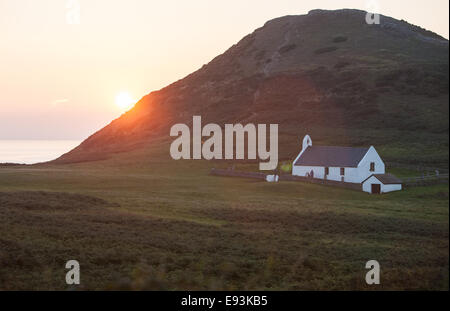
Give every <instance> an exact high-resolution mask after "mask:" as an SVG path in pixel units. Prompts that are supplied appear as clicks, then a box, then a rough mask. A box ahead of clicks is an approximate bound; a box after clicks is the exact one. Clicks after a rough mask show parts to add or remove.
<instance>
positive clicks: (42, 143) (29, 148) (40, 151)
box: [0, 140, 81, 164]
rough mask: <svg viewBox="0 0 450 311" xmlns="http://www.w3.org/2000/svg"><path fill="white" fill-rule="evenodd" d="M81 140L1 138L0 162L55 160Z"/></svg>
mask: <svg viewBox="0 0 450 311" xmlns="http://www.w3.org/2000/svg"><path fill="white" fill-rule="evenodd" d="M79 144H81V141H79V140H0V163H16V164H36V163H41V162H47V161H51V160H54V159H56V158H58V157H60V156H61V155H63V154H65V153H67V152H69V151H70V150H72V149H73V148H75V147H77V146H78V145H79Z"/></svg>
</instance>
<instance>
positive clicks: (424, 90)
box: [57, 10, 449, 167]
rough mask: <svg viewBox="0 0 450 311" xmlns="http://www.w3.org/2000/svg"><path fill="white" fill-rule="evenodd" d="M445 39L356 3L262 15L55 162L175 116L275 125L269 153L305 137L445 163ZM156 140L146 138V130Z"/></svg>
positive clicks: (100, 152) (284, 152)
mask: <svg viewBox="0 0 450 311" xmlns="http://www.w3.org/2000/svg"><path fill="white" fill-rule="evenodd" d="M448 55H449V51H448V40H445V39H443V38H442V37H440V36H438V35H436V34H434V33H432V32H429V31H426V30H424V29H422V28H420V27H417V26H414V25H411V24H408V23H407V22H405V21H399V20H395V19H392V18H389V17H386V16H382V17H381V24H380V25H368V24H366V23H365V12H362V11H357V10H337V11H322V10H315V11H311V12H310V13H309V14H307V15H300V16H285V17H281V18H277V19H274V20H271V21H269V22H267V23H266V24H265V25H264V26H263V27H261V28H259V29H257V30H255V31H254V32H253V33H251V34H249V35H248V36H246V37H244V38H243V39H242V40H241V41H240V42H239V43H237V44H236V45H234V46H232V47H231V48H230V49H229V50H227V51H226V52H225V53H224V54H222V55H219V56H218V57H216V58H215V59H213V60H212V61H211V62H210V63H209V64H207V65H205V66H203V67H202V68H201V69H199V70H198V71H196V72H194V73H192V74H191V75H189V76H187V77H186V78H184V79H182V80H179V81H177V82H175V83H173V84H171V85H169V86H167V87H166V88H163V89H161V90H159V91H155V92H152V93H150V94H149V95H146V96H144V97H143V98H142V99H141V100H140V101H139V102H138V103H137V105H136V107H135V108H134V109H133V110H131V111H130V112H128V113H126V114H125V115H123V116H122V117H121V118H119V119H117V120H115V121H113V122H112V123H111V124H110V125H108V126H107V127H105V128H104V129H102V130H101V131H99V132H98V133H95V134H94V135H93V136H92V137H90V138H89V139H87V140H86V141H85V142H83V144H82V145H81V146H80V147H78V148H77V149H75V150H73V151H72V152H70V153H69V154H66V155H64V156H63V157H61V158H60V159H58V160H57V163H73V162H80V161H90V160H98V159H105V158H108V157H110V155H111V154H113V153H115V152H123V151H130V150H135V149H138V148H147V147H148V146H149V145H150V144H155V143H158V141H161V140H160V138H166V140H167V139H169V129H170V127H171V126H172V125H173V124H175V123H179V122H182V123H187V124H190V123H191V122H192V116H193V115H201V116H202V118H203V121H204V123H206V122H214V123H217V124H220V125H223V124H225V123H239V122H241V123H277V124H279V125H280V136H281V137H280V157H281V158H284V159H292V158H293V157H294V156H295V155H296V154H297V153H298V149H299V143H300V139H301V138H302V137H303V136H304V135H305V134H306V133H309V134H310V135H312V137H313V140H314V143H315V144H329V145H336V144H338V145H348V146H369V145H374V146H376V147H377V149H379V150H380V153H381V155H382V156H383V158H384V159H385V160H387V161H390V162H401V163H409V164H419V165H427V166H437V167H448V133H449V132H448V131H449V129H448V113H449V112H448V107H449V106H448V100H449V98H448V83H449V79H448V77H449V66H448ZM155 139H157V140H155Z"/></svg>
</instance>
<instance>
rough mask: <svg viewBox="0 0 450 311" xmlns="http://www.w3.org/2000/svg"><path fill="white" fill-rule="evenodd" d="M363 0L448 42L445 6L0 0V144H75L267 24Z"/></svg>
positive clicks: (317, 0) (291, 0) (436, 2)
mask: <svg viewBox="0 0 450 311" xmlns="http://www.w3.org/2000/svg"><path fill="white" fill-rule="evenodd" d="M371 2H376V3H378V6H379V10H380V12H381V13H382V14H385V15H389V16H392V17H394V18H398V19H404V20H407V21H408V22H410V23H413V24H416V25H419V26H422V27H424V28H427V29H429V30H432V31H434V32H437V33H438V34H440V35H442V36H444V37H446V38H448V28H449V24H448V23H449V16H448V6H449V2H448V0H428V1H413V0H395V1H392V0H390V1H387V0H380V1H365V0H342V1H340V0H314V1H306V0H277V1H274V0H226V1H217V0H191V1H187V0H183V1H181V0H179V1H174V0H164V1H153V0H78V1H76V0H0V83H1V84H0V139H84V138H86V137H87V136H88V135H90V134H92V133H93V132H94V131H96V130H98V129H100V128H101V127H103V126H104V125H106V124H107V123H109V122H110V121H111V120H112V119H114V118H116V117H118V116H119V115H120V114H121V113H122V112H123V111H121V109H122V108H119V107H118V106H117V105H116V104H115V98H116V96H117V94H119V93H121V92H122V95H123V92H125V93H128V94H130V96H131V97H132V98H133V99H136V100H138V99H139V98H141V97H142V96H144V95H145V94H148V93H149V92H151V91H153V90H157V89H160V88H162V87H164V86H166V85H167V84H169V83H171V82H174V81H175V80H178V79H180V78H183V77H184V76H186V75H187V74H189V73H191V72H192V71H194V70H196V69H198V68H200V67H201V66H202V65H203V64H205V63H207V62H209V61H210V60H211V59H212V58H214V57H215V56H217V55H218V54H220V53H223V52H224V51H225V50H226V49H227V48H229V47H230V46H231V45H232V44H234V43H236V42H237V41H238V40H240V39H241V38H242V37H243V36H245V35H246V34H248V33H250V32H252V31H253V30H254V29H256V28H258V27H261V26H262V25H263V24H264V23H265V22H266V21H267V20H270V19H273V18H276V17H279V16H283V15H295V14H306V13H307V12H308V11H309V10H311V9H316V8H321V9H339V8H357V9H363V10H367V9H368V4H369V3H371ZM77 3H78V4H79V6H80V19H79V24H77V18H76V15H77V14H76V10H77V7H76V5H77ZM71 23H75V24H71ZM122 97H123V96H122ZM125 97H126V96H125Z"/></svg>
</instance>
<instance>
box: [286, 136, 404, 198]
mask: <svg viewBox="0 0 450 311" xmlns="http://www.w3.org/2000/svg"><path fill="white" fill-rule="evenodd" d="M385 173H386V168H385V165H384V162H383V160H382V159H381V157H380V156H379V155H378V152H377V151H376V150H375V148H374V147H373V146H370V147H367V148H355V147H336V146H313V145H312V140H311V137H310V136H309V135H306V136H305V137H304V138H303V145H302V150H301V152H300V153H299V155H298V156H297V158H296V159H295V160H294V163H293V165H292V174H293V175H295V176H302V177H310V178H316V179H324V180H332V181H339V182H344V183H353V184H362V183H363V182H365V187H369V188H370V190H371V191H367V192H370V193H375V192H372V188H371V187H372V186H368V185H371V184H374V185H375V186H374V190H377V187H378V186H376V185H377V184H379V185H380V191H379V193H383V192H389V191H395V190H401V182H400V181H399V180H398V179H397V178H396V177H395V176H393V175H389V178H387V177H386V178H385V177H383V175H386V174H385ZM372 177H373V178H372ZM394 178H395V181H396V183H395V184H394V183H391V182H392V181H394ZM375 179H377V180H378V182H375V181H374V180H375ZM380 179H381V180H384V183H382V182H381V180H380ZM399 182H400V188H399V187H398V183H399ZM363 190H364V189H363ZM364 191H366V190H364Z"/></svg>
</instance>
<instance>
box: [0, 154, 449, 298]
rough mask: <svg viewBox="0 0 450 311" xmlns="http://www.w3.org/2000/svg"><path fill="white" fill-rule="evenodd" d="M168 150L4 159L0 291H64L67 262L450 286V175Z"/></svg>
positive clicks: (160, 277) (275, 285)
mask: <svg viewBox="0 0 450 311" xmlns="http://www.w3.org/2000/svg"><path fill="white" fill-rule="evenodd" d="M164 152H167V150H166V149H164V150H159V151H158V150H156V151H153V152H150V153H148V152H139V151H135V152H134V154H131V155H130V153H128V154H126V155H117V156H116V157H115V158H113V159H110V160H108V161H103V162H92V163H84V164H72V165H59V166H56V165H40V166H31V167H3V168H0V267H1V268H0V289H3V290H15V289H20V290H23V289H33V290H34V289H42V290H51V289H59V290H64V289H69V288H70V287H69V286H68V285H66V284H65V273H66V272H67V270H66V269H65V263H66V262H67V261H68V260H71V259H76V260H78V261H79V262H80V265H81V285H80V286H79V287H78V289H125V290H128V289H130V290H131V289H132V290H162V289H167V290H188V289H189V290H201V289H206V290H351V289H356V290H366V289H368V290H371V289H378V290H395V289H413V290H423V289H425V290H448V288H449V279H448V276H449V270H448V264H449V262H448V255H449V237H448V234H449V222H448V220H449V208H448V204H449V186H448V184H444V185H436V186H428V187H416V188H410V189H407V190H405V191H401V192H397V193H390V194H386V195H381V196H374V195H368V194H365V193H362V192H357V191H352V190H346V189H338V188H333V187H329V186H322V185H314V184H308V183H301V182H280V183H277V184H273V183H265V182H260V181H254V180H246V179H236V178H221V177H213V176H209V175H208V173H209V170H210V169H211V168H212V167H225V166H226V165H227V164H225V163H221V162H207V161H183V162H180V161H173V160H169V159H168V158H167V156H165V153H164ZM128 158H130V159H131V158H132V159H134V160H133V161H132V162H131V160H130V161H127V160H126V159H128ZM404 173H405V174H406V175H408V174H409V173H410V172H404ZM372 259H375V260H377V261H379V263H380V265H381V285H379V286H368V285H366V284H365V274H366V272H367V270H366V269H365V263H366V262H367V261H368V260H372Z"/></svg>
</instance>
